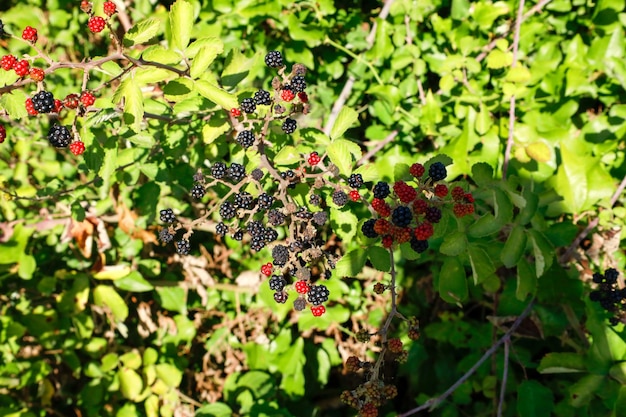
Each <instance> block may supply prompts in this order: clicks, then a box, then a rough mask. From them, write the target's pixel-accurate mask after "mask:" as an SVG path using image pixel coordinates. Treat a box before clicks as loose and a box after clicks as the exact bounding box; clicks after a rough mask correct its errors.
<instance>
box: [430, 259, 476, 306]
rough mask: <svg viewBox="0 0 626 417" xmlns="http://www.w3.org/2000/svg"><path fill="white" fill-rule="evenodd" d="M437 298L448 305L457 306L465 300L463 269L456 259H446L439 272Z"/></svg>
mask: <svg viewBox="0 0 626 417" xmlns="http://www.w3.org/2000/svg"><path fill="white" fill-rule="evenodd" d="M438 289H439V296H440V297H441V298H442V299H443V300H444V301H446V302H448V303H453V304H458V303H461V302H463V301H464V300H465V299H467V296H468V293H469V292H468V288H467V278H466V276H465V268H463V264H462V263H461V261H459V259H458V258H453V257H447V258H445V260H444V261H443V266H442V267H441V271H440V272H439V285H438Z"/></svg>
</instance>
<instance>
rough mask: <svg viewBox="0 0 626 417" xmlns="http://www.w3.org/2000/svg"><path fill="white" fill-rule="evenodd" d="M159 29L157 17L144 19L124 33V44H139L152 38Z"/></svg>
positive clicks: (159, 24)
mask: <svg viewBox="0 0 626 417" xmlns="http://www.w3.org/2000/svg"><path fill="white" fill-rule="evenodd" d="M160 29H161V22H159V20H158V19H146V20H142V21H141V22H139V23H137V24H136V25H135V26H133V27H132V28H130V30H129V31H128V32H126V35H124V46H127V47H129V46H133V45H139V44H142V43H145V42H148V41H149V40H150V39H152V38H154V37H155V36H156V35H157V34H158V33H159V31H160Z"/></svg>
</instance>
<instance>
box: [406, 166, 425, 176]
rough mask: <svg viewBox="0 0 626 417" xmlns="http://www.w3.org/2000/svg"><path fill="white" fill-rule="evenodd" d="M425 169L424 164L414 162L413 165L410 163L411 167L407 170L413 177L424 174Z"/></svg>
mask: <svg viewBox="0 0 626 417" xmlns="http://www.w3.org/2000/svg"><path fill="white" fill-rule="evenodd" d="M425 171H426V170H425V169H424V165H422V164H418V163H415V164H413V165H411V168H409V172H410V173H411V175H413V176H414V177H415V178H419V177H421V176H422V175H424V172H425Z"/></svg>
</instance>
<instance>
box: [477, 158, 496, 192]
mask: <svg viewBox="0 0 626 417" xmlns="http://www.w3.org/2000/svg"><path fill="white" fill-rule="evenodd" d="M472 179H473V180H474V181H475V182H476V184H478V185H479V186H481V187H485V186H486V185H488V184H490V183H491V182H492V181H493V168H492V167H491V165H489V164H487V163H485V162H479V163H477V164H474V165H472Z"/></svg>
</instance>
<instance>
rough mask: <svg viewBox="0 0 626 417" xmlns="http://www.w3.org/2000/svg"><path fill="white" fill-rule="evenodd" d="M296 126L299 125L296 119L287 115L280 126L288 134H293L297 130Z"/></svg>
mask: <svg viewBox="0 0 626 417" xmlns="http://www.w3.org/2000/svg"><path fill="white" fill-rule="evenodd" d="M296 127H298V124H297V123H296V121H295V120H293V119H292V118H291V117H287V118H286V119H285V121H284V122H283V124H282V126H281V127H280V128H281V129H282V130H283V132H285V133H286V134H288V135H291V134H292V133H293V132H295V131H296Z"/></svg>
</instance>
